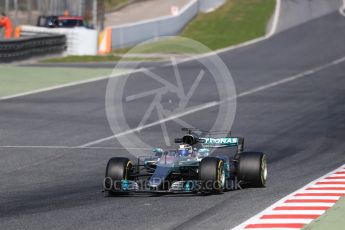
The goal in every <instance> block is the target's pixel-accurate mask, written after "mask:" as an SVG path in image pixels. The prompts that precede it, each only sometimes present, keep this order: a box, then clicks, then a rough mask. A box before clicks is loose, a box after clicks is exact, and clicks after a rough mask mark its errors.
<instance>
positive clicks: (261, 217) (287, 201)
mask: <svg viewBox="0 0 345 230" xmlns="http://www.w3.org/2000/svg"><path fill="white" fill-rule="evenodd" d="M344 169H345V165H342V166H341V167H339V168H337V169H336V170H334V171H332V172H330V173H328V174H326V175H325V176H323V177H321V178H319V179H316V180H314V181H312V182H310V183H309V184H307V185H306V186H304V187H303V188H301V189H298V190H297V191H295V192H293V193H291V194H289V195H288V196H286V197H284V198H282V199H280V200H279V201H277V202H276V203H274V204H272V205H271V206H270V207H268V208H266V209H265V210H263V211H261V212H260V213H258V214H257V215H255V216H254V217H252V218H250V219H249V220H247V221H245V222H244V223H242V224H240V225H238V226H237V227H235V228H233V229H232V230H240V229H256V230H257V229H259V228H258V227H260V228H262V229H275V228H277V229H283V228H284V227H285V228H287V226H285V225H289V224H296V225H295V226H290V227H291V229H301V228H302V227H303V226H304V224H308V223H310V222H311V221H312V220H314V219H316V218H318V217H319V216H320V215H321V214H323V213H324V212H325V211H326V209H327V208H329V207H332V206H333V205H334V204H335V203H336V201H337V200H338V199H339V198H340V197H343V196H344V195H341V196H340V195H339V196H328V194H329V193H330V194H333V190H329V191H325V190H309V189H310V188H313V189H314V188H318V187H315V185H316V184H318V183H320V182H324V181H325V178H327V177H331V176H333V175H336V173H337V172H344V171H343V170H344ZM329 187H330V188H332V187H331V186H329ZM321 189H323V188H321ZM341 189H342V188H341ZM310 191H312V194H314V192H318V193H319V194H318V195H317V196H311V197H309V196H306V197H303V198H304V199H301V197H297V196H298V195H301V194H302V195H303V194H308V193H309V192H310ZM344 191H345V190H338V191H337V192H338V193H344ZM325 194H326V195H327V196H324V195H325ZM315 195H316V194H315ZM315 209H320V210H315ZM322 209H323V210H322ZM260 224H264V225H263V226H261V225H260ZM267 224H273V226H272V225H271V226H268V225H267ZM276 224H280V225H281V226H280V228H279V227H277V226H275V225H276ZM284 224H285V225H284ZM250 227H251V228H250ZM265 227H266V228H265ZM274 227H275V228H274Z"/></svg>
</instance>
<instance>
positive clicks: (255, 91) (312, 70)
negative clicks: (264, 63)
mask: <svg viewBox="0 0 345 230" xmlns="http://www.w3.org/2000/svg"><path fill="white" fill-rule="evenodd" d="M344 61H345V57H342V58H339V59H337V60H335V61H332V62H330V63H327V64H325V65H322V66H319V67H317V68H314V69H311V70H307V71H304V72H302V73H300V74H297V75H294V76H291V77H287V78H284V79H282V80H279V81H275V82H272V83H269V84H266V85H262V86H259V87H256V88H254V89H251V90H248V91H245V92H242V93H240V94H238V95H237V96H233V97H229V98H226V99H225V100H222V101H219V102H210V103H207V104H204V105H202V106H198V107H194V108H193V109H191V110H188V111H186V112H184V113H179V114H174V115H172V116H170V117H167V118H165V119H162V120H158V121H156V122H152V123H149V124H146V125H144V126H140V127H137V128H135V129H130V130H127V131H125V132H122V133H118V134H115V135H112V136H109V137H105V138H102V139H98V140H95V141H91V142H88V143H85V144H83V145H81V146H79V147H89V146H93V145H97V144H100V143H102V142H105V141H109V140H111V139H114V138H118V137H121V136H124V135H127V134H131V133H134V132H138V131H141V130H143V129H146V128H149V127H152V126H155V125H159V124H161V123H165V122H168V121H171V120H174V119H177V118H180V117H183V116H186V115H189V114H192V113H196V112H200V111H202V110H205V109H209V108H212V107H215V106H219V105H220V104H222V103H226V102H229V101H231V100H234V99H236V98H241V97H244V96H247V95H251V94H254V93H257V92H261V91H264V90H267V89H270V88H273V87H276V86H279V85H282V84H286V83H288V82H291V81H295V80H297V79H301V78H304V77H308V76H311V75H312V74H314V73H317V72H320V71H322V70H325V69H327V68H330V67H332V66H334V65H337V64H340V63H342V62H344Z"/></svg>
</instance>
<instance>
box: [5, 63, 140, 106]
mask: <svg viewBox="0 0 345 230" xmlns="http://www.w3.org/2000/svg"><path fill="white" fill-rule="evenodd" d="M141 71H142V69H138V70H134V71H132V70H128V72H125V73H119V74H114V75H108V76H101V77H96V78H92V79H88V80H83V81H76V82H72V83H67V84H63V85H57V86H52V87H46V88H42V89H37V90H32V91H28V92H24V93H19V94H14V95H10V96H4V97H0V101H4V100H8V99H12V98H16V97H23V96H28V95H32V94H37V93H43V92H47V91H52V90H57V89H62V88H67V87H71V86H76V85H83V84H87V83H92V82H96V81H101V80H106V79H110V78H114V77H120V76H126V75H128V74H129V73H135V72H141Z"/></svg>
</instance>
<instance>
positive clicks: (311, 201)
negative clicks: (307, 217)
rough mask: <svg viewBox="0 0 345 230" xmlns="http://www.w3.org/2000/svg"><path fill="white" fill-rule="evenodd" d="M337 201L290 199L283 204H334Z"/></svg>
mask: <svg viewBox="0 0 345 230" xmlns="http://www.w3.org/2000/svg"><path fill="white" fill-rule="evenodd" d="M337 201H338V200H329V199H327V200H325V199H290V200H286V201H285V203H335V202H337Z"/></svg>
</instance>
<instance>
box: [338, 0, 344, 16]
mask: <svg viewBox="0 0 345 230" xmlns="http://www.w3.org/2000/svg"><path fill="white" fill-rule="evenodd" d="M339 12H340V14H341V15H343V16H344V17H345V0H343V5H342V7H341V8H340V9H339Z"/></svg>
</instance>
